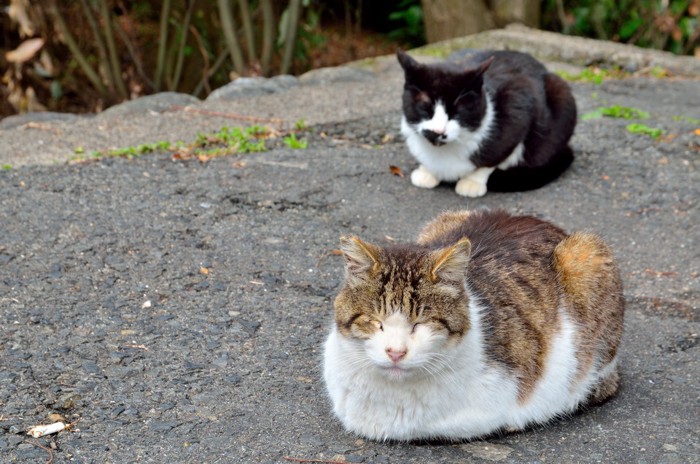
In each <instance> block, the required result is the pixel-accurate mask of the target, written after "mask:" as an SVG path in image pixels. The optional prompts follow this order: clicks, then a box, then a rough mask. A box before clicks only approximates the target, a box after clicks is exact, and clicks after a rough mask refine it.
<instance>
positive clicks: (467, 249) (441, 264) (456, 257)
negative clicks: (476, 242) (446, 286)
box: [430, 238, 472, 282]
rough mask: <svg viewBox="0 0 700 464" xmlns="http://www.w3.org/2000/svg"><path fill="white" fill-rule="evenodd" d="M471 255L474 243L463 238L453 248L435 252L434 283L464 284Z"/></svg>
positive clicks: (432, 270) (432, 273)
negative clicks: (441, 281)
mask: <svg viewBox="0 0 700 464" xmlns="http://www.w3.org/2000/svg"><path fill="white" fill-rule="evenodd" d="M471 253H472V242H470V241H469V239H468V238H463V239H461V240H460V241H459V242H457V243H455V244H454V245H452V246H449V247H446V248H442V249H440V250H437V251H434V252H433V255H432V259H433V263H432V267H431V270H430V278H431V279H432V280H433V282H436V281H438V280H444V281H448V282H462V281H463V280H464V276H465V275H466V272H467V265H468V264H469V257H470V256H471Z"/></svg>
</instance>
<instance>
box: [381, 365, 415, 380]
mask: <svg viewBox="0 0 700 464" xmlns="http://www.w3.org/2000/svg"><path fill="white" fill-rule="evenodd" d="M379 367H380V369H381V370H382V371H383V372H385V373H386V374H387V375H389V377H392V378H395V379H399V378H401V377H403V376H405V375H408V373H409V372H411V371H410V370H409V369H405V368H403V367H399V366H396V365H393V366H379Z"/></svg>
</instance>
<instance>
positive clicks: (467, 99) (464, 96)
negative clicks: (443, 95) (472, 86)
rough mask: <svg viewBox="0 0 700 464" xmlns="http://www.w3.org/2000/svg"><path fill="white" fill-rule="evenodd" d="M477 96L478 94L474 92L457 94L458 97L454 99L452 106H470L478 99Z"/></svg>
mask: <svg viewBox="0 0 700 464" xmlns="http://www.w3.org/2000/svg"><path fill="white" fill-rule="evenodd" d="M479 95H480V94H479V92H477V91H475V90H467V91H465V92H462V93H460V94H459V96H458V97H457V98H456V99H455V101H454V104H455V105H470V104H472V103H474V101H476V100H477V99H478V98H479Z"/></svg>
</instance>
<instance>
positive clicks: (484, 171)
mask: <svg viewBox="0 0 700 464" xmlns="http://www.w3.org/2000/svg"><path fill="white" fill-rule="evenodd" d="M495 170H496V168H477V169H476V170H474V171H472V172H470V173H469V174H467V175H466V176H464V177H462V178H461V179H459V181H458V182H457V186H456V187H455V192H457V193H458V194H459V195H462V196H463V197H471V198H477V197H483V196H484V195H485V194H486V182H487V181H488V180H489V176H490V175H491V173H492V172H493V171H495ZM411 177H413V176H411Z"/></svg>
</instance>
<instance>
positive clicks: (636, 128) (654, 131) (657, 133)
mask: <svg viewBox="0 0 700 464" xmlns="http://www.w3.org/2000/svg"><path fill="white" fill-rule="evenodd" d="M627 132H630V133H632V134H644V135H648V136H649V137H652V138H655V139H658V138H659V137H661V136H662V135H663V134H664V131H663V129H659V128H658V127H649V126H647V125H646V124H640V123H637V122H634V123H632V124H630V125H628V126H627Z"/></svg>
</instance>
